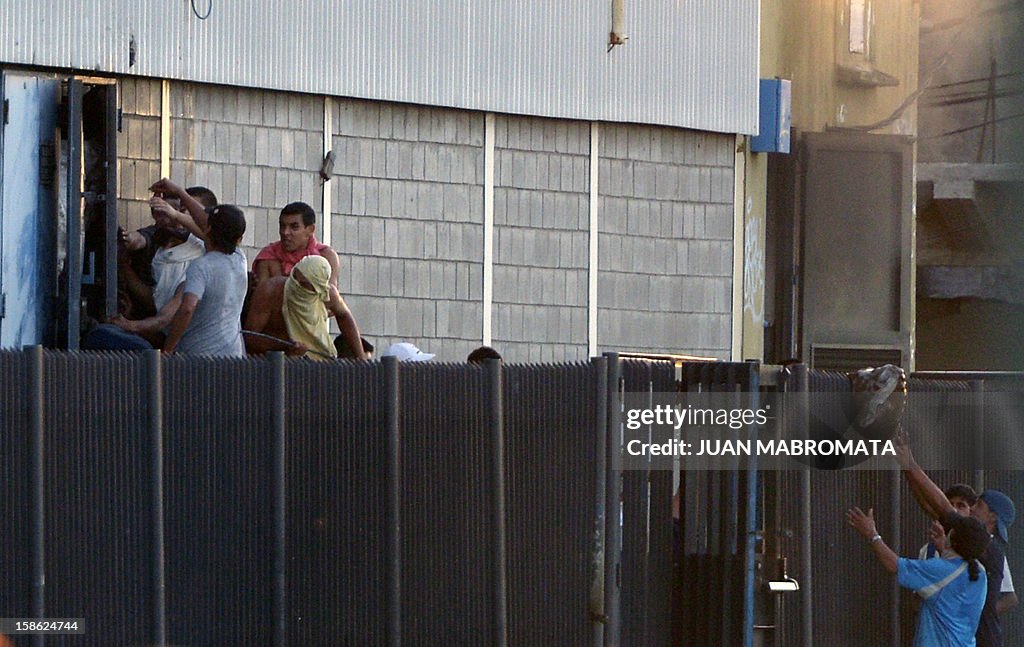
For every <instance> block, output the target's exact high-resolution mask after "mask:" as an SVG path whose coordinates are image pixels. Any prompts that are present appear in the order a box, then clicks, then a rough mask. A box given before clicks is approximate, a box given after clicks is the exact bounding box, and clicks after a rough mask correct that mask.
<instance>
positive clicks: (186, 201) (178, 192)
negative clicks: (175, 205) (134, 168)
mask: <svg viewBox="0 0 1024 647" xmlns="http://www.w3.org/2000/svg"><path fill="white" fill-rule="evenodd" d="M149 190H150V191H153V192H154V193H163V194H164V195H172V196H174V197H176V198H178V199H179V200H181V206H183V207H185V209H186V210H187V211H188V212H189V214H191V216H192V219H193V220H194V221H195V222H196V224H197V225H199V229H200V230H202V231H205V230H206V207H204V206H203V203H202V202H200V201H199V200H196V199H195V198H193V197H192V196H190V195H189V194H188V192H187V191H185V189H183V188H181V187H180V186H179V185H177V184H175V183H174V182H172V181H171V180H170V179H168V178H165V177H163V178H160V179H159V180H157V181H156V182H154V183H153V186H151V187H149ZM199 237H200V238H202V235H200V236H199Z"/></svg>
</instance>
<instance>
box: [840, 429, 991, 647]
mask: <svg viewBox="0 0 1024 647" xmlns="http://www.w3.org/2000/svg"><path fill="white" fill-rule="evenodd" d="M897 460H898V461H899V463H900V465H901V467H902V468H903V473H904V476H905V477H906V479H907V481H908V483H909V484H910V489H911V491H912V492H913V494H914V497H915V498H916V499H917V501H918V503H920V504H921V507H922V508H923V509H924V511H925V512H926V513H928V514H929V515H931V516H932V517H933V518H935V519H938V520H939V521H940V522H941V523H942V525H943V527H944V528H945V530H946V535H947V537H948V544H947V545H948V548H946V549H945V550H944V551H943V553H942V554H941V556H940V557H939V558H937V559H928V560H918V559H910V558H906V557H899V556H897V555H896V553H895V552H894V551H893V550H892V549H891V548H889V546H888V545H886V543H885V541H884V540H883V539H882V537H881V535H880V534H879V533H878V529H877V527H876V526H875V519H874V510H872V509H868V511H867V513H865V512H864V511H863V510H861V509H860V508H858V507H854V508H851V509H849V510H847V512H846V519H847V521H848V522H849V524H850V525H851V526H852V527H853V528H854V529H855V530H857V532H859V533H860V534H861V535H863V536H864V537H865V538H866V539H867V540H868V542H869V543H870V545H871V550H872V552H873V553H874V555H875V557H876V558H877V559H878V561H879V562H880V563H881V564H882V566H884V567H885V569H886V570H887V571H889V572H890V573H894V574H895V575H896V580H897V582H898V583H899V585H900V586H902V587H905V588H908V589H911V590H913V591H915V592H916V593H917V594H918V595H919V596H920V597H921V598H922V599H923V603H922V605H921V613H920V615H919V616H918V621H917V631H916V632H915V634H914V643H913V644H914V647H939V646H950V647H974V645H975V639H974V633H975V631H976V630H977V628H978V621H979V619H980V618H981V610H982V608H983V607H984V606H985V596H986V593H987V590H988V589H987V587H988V584H987V578H986V575H985V569H984V568H983V567H982V566H981V563H980V562H979V561H978V559H979V558H980V557H981V556H982V555H983V554H984V553H985V549H986V548H987V547H988V544H989V542H990V541H991V539H992V538H991V536H990V535H989V534H988V531H987V530H986V529H985V526H984V524H982V523H981V522H980V521H978V520H977V519H974V518H973V517H969V516H964V515H961V514H959V513H958V512H957V511H956V509H955V508H954V507H953V505H952V504H951V503H950V502H949V500H948V499H947V498H946V495H945V494H944V493H943V492H942V490H940V489H939V487H938V486H937V485H935V483H934V482H933V481H932V480H931V479H930V478H929V477H928V475H927V474H925V473H924V471H923V470H922V469H921V468H920V467H919V466H918V465H917V463H916V462H915V461H914V458H913V456H912V455H911V453H910V449H909V447H907V446H906V445H905V444H902V443H901V444H898V445H897Z"/></svg>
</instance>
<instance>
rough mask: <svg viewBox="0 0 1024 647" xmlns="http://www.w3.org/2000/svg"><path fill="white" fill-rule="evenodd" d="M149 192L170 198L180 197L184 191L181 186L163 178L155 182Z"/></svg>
mask: <svg viewBox="0 0 1024 647" xmlns="http://www.w3.org/2000/svg"><path fill="white" fill-rule="evenodd" d="M149 190H150V191H152V192H153V193H162V194H164V195H170V196H180V195H181V194H182V193H184V191H183V190H182V188H181V187H180V186H178V185H177V184H175V183H174V182H172V181H171V180H170V179H169V178H166V177H162V178H160V179H159V180H157V181H156V182H154V183H153V184H152V185H151V186H150V187H149Z"/></svg>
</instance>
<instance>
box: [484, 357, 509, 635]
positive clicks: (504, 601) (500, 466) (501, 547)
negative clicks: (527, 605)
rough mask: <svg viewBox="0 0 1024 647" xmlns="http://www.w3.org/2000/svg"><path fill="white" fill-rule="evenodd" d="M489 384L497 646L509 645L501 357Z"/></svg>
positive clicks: (493, 363)
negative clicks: (492, 454)
mask: <svg viewBox="0 0 1024 647" xmlns="http://www.w3.org/2000/svg"><path fill="white" fill-rule="evenodd" d="M487 378H488V380H487V381H488V386H489V387H490V393H489V398H488V400H489V404H490V408H491V437H492V439H493V442H494V456H493V459H492V469H493V470H494V544H495V545H494V558H495V559H494V645H495V647H505V645H507V644H508V564H507V559H508V557H507V555H508V545H507V542H508V536H507V528H506V509H505V501H506V499H505V496H506V492H505V426H504V413H505V407H504V402H503V400H502V384H501V360H497V359H491V360H487Z"/></svg>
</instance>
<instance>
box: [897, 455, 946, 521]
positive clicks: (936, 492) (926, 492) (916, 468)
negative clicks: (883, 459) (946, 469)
mask: <svg viewBox="0 0 1024 647" xmlns="http://www.w3.org/2000/svg"><path fill="white" fill-rule="evenodd" d="M896 462H898V463H899V464H900V467H901V468H903V476H904V477H906V479H907V483H908V484H909V485H910V491H911V492H913V493H914V498H915V499H917V503H918V504H919V505H920V506H921V508H922V509H923V510H924V511H925V513H927V514H928V515H929V516H930V517H932V518H933V519H938V520H940V521H941V520H942V518H943V517H944V516H946V514H948V513H950V512H956V508H954V507H953V504H952V503H950V502H949V499H947V498H946V495H945V494H944V493H943V492H942V490H941V489H940V488H939V486H938V485H935V482H934V481H932V480H931V479H930V478H929V477H928V475H927V474H925V472H924V470H923V469H921V466H920V465H918V464H917V461H915V460H914V455H913V454H912V453H911V451H910V447H909V446H908V445H907V444H906V443H898V444H897V445H896Z"/></svg>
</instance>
